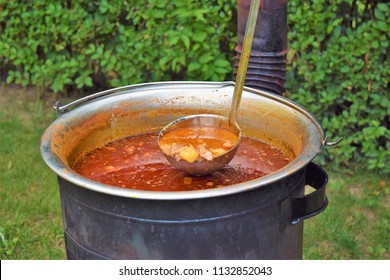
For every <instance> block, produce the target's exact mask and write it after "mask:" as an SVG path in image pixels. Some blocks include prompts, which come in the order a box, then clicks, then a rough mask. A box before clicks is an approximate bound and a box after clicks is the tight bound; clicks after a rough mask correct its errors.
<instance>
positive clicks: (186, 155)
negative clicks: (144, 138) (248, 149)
mask: <svg viewBox="0 0 390 280" xmlns="http://www.w3.org/2000/svg"><path fill="white" fill-rule="evenodd" d="M237 142H238V135H237V134H236V133H234V132H232V131H230V130H228V129H226V128H222V127H183V128H178V129H175V130H172V131H169V132H167V133H166V134H164V135H163V136H162V137H161V139H160V147H161V149H162V150H163V152H164V153H165V154H167V155H170V156H173V157H174V158H176V160H181V159H182V160H186V161H188V162H190V163H192V162H194V161H202V160H209V161H211V160H213V159H214V158H216V157H219V156H221V155H223V154H225V153H227V152H228V151H229V150H230V149H231V148H233V147H234V146H236V145H237Z"/></svg>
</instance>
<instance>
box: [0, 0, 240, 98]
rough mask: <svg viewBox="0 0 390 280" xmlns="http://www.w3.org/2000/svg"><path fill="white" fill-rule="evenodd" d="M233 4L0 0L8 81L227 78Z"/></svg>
mask: <svg viewBox="0 0 390 280" xmlns="http://www.w3.org/2000/svg"><path fill="white" fill-rule="evenodd" d="M232 5H234V6H235V5H236V4H234V3H231V2H227V1H221V0H213V1H199V0H191V1H183V0H170V1H162V0H148V1H141V0H132V1H123V0H114V1H108V0H100V1H89V0H79V1H70V0H68V1H57V0H34V1H8V0H0V64H1V66H2V67H7V69H8V73H7V79H6V81H7V82H8V83H17V84H22V85H28V84H33V85H39V86H43V87H45V88H48V89H51V90H53V91H56V92H57V91H63V90H70V89H72V87H74V86H75V87H76V88H78V89H83V88H88V87H92V86H96V87H98V88H107V87H116V86H120V85H127V84H134V83H140V82H152V81H161V80H183V79H186V80H215V81H220V80H224V79H225V78H226V77H227V76H229V78H228V79H229V80H231V76H232V74H231V73H232V71H233V67H232V65H231V63H230V59H231V57H232V56H233V50H234V46H235V42H234V40H231V38H234V37H235V35H236V19H235V18H234V17H235V14H234V13H235V11H236V10H234V9H232V8H231V6H232Z"/></svg>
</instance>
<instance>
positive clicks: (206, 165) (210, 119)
mask: <svg viewBox="0 0 390 280" xmlns="http://www.w3.org/2000/svg"><path fill="white" fill-rule="evenodd" d="M182 127H221V128H225V129H228V130H230V131H232V132H234V133H235V134H237V136H238V140H237V144H236V145H235V146H233V147H232V148H231V149H230V150H228V151H227V152H226V153H224V154H223V155H221V156H219V157H216V158H213V160H210V161H209V160H205V159H204V160H196V161H194V162H193V163H190V162H188V161H186V160H183V159H179V160H177V159H176V158H175V157H173V156H171V155H167V154H165V153H164V155H165V157H166V159H167V160H168V161H169V163H170V164H171V165H172V166H174V167H175V168H176V169H178V170H181V171H183V172H185V173H187V174H190V175H195V176H203V175H207V174H210V173H212V172H214V171H217V170H220V169H222V168H223V167H224V166H225V165H227V164H228V163H229V162H230V161H231V160H232V159H233V157H234V156H235V154H236V152H237V149H238V145H239V143H240V140H241V137H242V132H241V129H240V127H239V126H238V125H237V123H235V124H234V125H230V123H229V119H228V118H226V117H223V116H219V115H212V114H199V115H192V116H186V117H182V118H180V119H177V120H175V121H173V122H171V123H170V124H168V125H167V126H166V127H164V128H163V129H162V130H161V131H160V134H159V136H158V143H159V145H160V139H161V138H162V137H163V136H164V135H165V134H166V133H167V132H169V131H171V130H173V129H178V128H182ZM160 147H161V145H160Z"/></svg>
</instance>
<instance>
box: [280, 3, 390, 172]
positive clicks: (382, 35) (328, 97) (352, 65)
mask: <svg viewBox="0 0 390 280" xmlns="http://www.w3.org/2000/svg"><path fill="white" fill-rule="evenodd" d="M385 2H386V3H385ZM389 32H390V9H389V4H388V3H387V1H372V0H370V1H368V0H365V1H358V0H355V1H350V0H333V1H327V0H311V1H289V49H290V52H289V61H290V64H289V70H290V71H289V72H288V74H289V76H288V83H287V88H288V89H289V91H290V92H291V93H292V94H291V96H290V97H291V98H292V99H294V100H296V101H297V102H298V103H299V104H302V105H303V106H305V107H307V108H309V109H310V111H311V112H312V113H313V114H314V115H315V116H316V117H317V118H318V119H319V120H321V122H322V126H323V128H324V130H325V132H326V134H327V135H328V136H329V138H330V140H336V139H338V138H339V137H341V136H343V137H345V140H344V141H343V142H341V143H340V144H339V145H338V146H337V147H334V148H327V149H325V150H324V153H323V156H324V157H323V159H328V160H329V161H330V162H333V163H334V165H335V166H338V167H340V166H349V165H350V164H351V163H354V162H359V163H361V164H363V165H364V166H366V167H367V168H369V169H375V170H381V171H382V172H386V173H390V162H389V159H390V143H389V139H390V130H389V128H390V119H389V115H390V92H389V81H388V79H389V77H390V61H389V58H390V57H389Z"/></svg>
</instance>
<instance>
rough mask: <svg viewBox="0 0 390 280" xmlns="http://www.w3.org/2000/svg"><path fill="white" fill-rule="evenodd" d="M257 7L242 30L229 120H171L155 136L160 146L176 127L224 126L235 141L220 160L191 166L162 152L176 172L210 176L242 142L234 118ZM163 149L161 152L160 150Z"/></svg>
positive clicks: (257, 3)
mask: <svg viewBox="0 0 390 280" xmlns="http://www.w3.org/2000/svg"><path fill="white" fill-rule="evenodd" d="M259 7H260V0H253V1H252V2H251V5H250V8H249V15H248V21H247V24H246V29H245V36H244V43H243V48H242V55H241V57H240V61H239V64H238V70H237V76H236V83H235V85H234V92H233V99H232V105H231V109H230V114H229V118H225V117H222V116H218V115H193V116H189V117H185V118H181V119H178V120H175V121H173V122H172V123H170V124H168V125H167V126H166V127H165V128H164V129H163V130H162V131H161V133H160V135H159V137H158V141H159V146H160V148H161V145H160V139H161V138H162V137H163V135H164V134H165V133H166V132H167V131H168V130H169V131H170V130H174V129H178V128H179V127H180V128H181V127H193V126H198V127H206V126H208V127H223V128H226V129H228V130H230V131H233V132H235V133H237V135H238V142H237V144H236V145H235V146H234V147H232V148H231V149H230V150H229V151H227V152H226V153H224V154H222V155H220V156H219V157H216V158H213V159H212V160H195V161H194V162H192V163H190V162H188V161H186V160H182V159H179V160H177V159H176V158H174V157H172V156H170V155H167V154H165V153H164V155H165V157H166V158H167V159H168V161H169V162H170V163H171V165H172V166H173V167H175V168H176V169H179V170H182V171H184V172H186V173H188V174H191V175H198V176H202V175H206V174H209V173H212V172H213V171H216V170H219V169H222V168H223V167H224V166H225V165H226V164H228V163H229V162H230V161H231V160H232V159H233V157H234V155H235V153H236V151H237V148H238V145H239V144H240V140H241V129H240V128H239V126H238V124H237V121H236V118H237V111H238V107H239V104H240V101H241V96H242V90H243V87H244V82H245V75H246V71H247V68H248V60H249V55H250V52H251V47H252V40H253V34H254V31H255V27H256V20H257V15H258V11H259ZM162 150H163V149H162Z"/></svg>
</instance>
